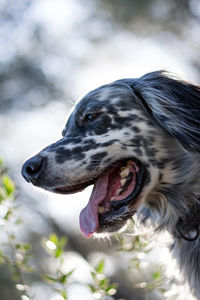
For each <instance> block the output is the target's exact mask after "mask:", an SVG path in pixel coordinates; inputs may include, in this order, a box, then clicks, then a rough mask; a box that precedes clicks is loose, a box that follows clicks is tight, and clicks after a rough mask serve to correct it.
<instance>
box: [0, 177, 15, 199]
mask: <svg viewBox="0 0 200 300" xmlns="http://www.w3.org/2000/svg"><path fill="white" fill-rule="evenodd" d="M2 182H3V187H4V188H5V191H6V194H7V196H11V195H12V194H13V193H14V191H15V184H14V182H13V181H12V180H11V179H10V177H9V176H8V175H6V174H5V175H3V176H2Z"/></svg>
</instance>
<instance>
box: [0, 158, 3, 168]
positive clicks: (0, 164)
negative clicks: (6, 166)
mask: <svg viewBox="0 0 200 300" xmlns="http://www.w3.org/2000/svg"><path fill="white" fill-rule="evenodd" d="M2 166H3V159H2V158H1V157H0V167H2Z"/></svg>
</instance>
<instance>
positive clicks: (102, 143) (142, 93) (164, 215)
mask: <svg viewBox="0 0 200 300" xmlns="http://www.w3.org/2000/svg"><path fill="white" fill-rule="evenodd" d="M37 157H41V158H42V160H43V167H42V168H40V170H39V172H37V174H34V175H30V174H29V178H28V179H29V180H30V181H31V182H32V183H33V184H35V185H37V186H39V187H42V188H45V189H47V190H50V191H56V189H57V188H60V187H61V188H62V187H66V186H76V185H77V184H80V183H82V182H85V181H89V180H90V179H92V178H97V177H98V176H99V175H100V174H101V172H102V170H105V168H107V167H110V166H112V165H114V164H115V163H116V161H118V160H120V159H125V158H129V157H135V158H136V159H137V160H139V161H141V162H142V163H143V164H144V165H145V167H146V169H147V171H148V174H149V178H148V180H147V182H146V185H145V187H144V188H143V191H142V201H141V202H140V208H139V209H138V217H139V218H140V219H141V220H142V222H143V223H145V222H147V221H150V222H151V223H152V225H153V226H154V228H155V230H160V231H162V230H167V231H168V232H169V233H170V234H171V235H172V237H173V240H174V243H173V246H172V247H171V249H172V252H173V253H174V256H175V257H176V259H177V261H178V262H179V264H180V268H181V272H182V274H183V275H184V278H185V281H187V282H188V283H189V285H190V289H191V292H192V293H193V295H194V296H195V297H196V298H197V299H200V287H199V280H200V271H199V269H200V268H199V267H200V250H199V249H200V247H199V246H200V239H199V238H198V239H197V240H196V241H193V242H188V241H185V240H184V239H183V238H181V237H180V236H178V235H177V224H178V220H179V219H180V218H182V219H183V220H184V219H185V218H186V216H188V214H189V212H190V208H191V207H192V206H193V204H194V203H197V202H198V201H199V200H198V198H199V193H200V176H199V169H200V88H199V87H198V86H195V85H193V84H190V83H187V82H184V81H181V80H179V79H177V78H174V77H171V76H170V75H169V74H167V73H166V72H163V71H158V72H153V73H149V74H146V75H144V76H143V77H141V78H138V79H122V80H118V81H115V82H113V83H111V84H108V85H104V86H101V87H99V88H97V89H95V90H93V91H91V92H90V93H88V94H87V95H86V96H85V97H83V98H82V99H81V101H79V102H78V103H77V105H76V106H75V108H74V110H73V112H72V113H71V115H70V117H69V119H68V121H67V124H66V126H65V129H64V130H63V138H62V139H60V140H59V141H57V142H56V143H54V144H51V145H49V146H48V147H46V148H45V149H43V150H42V151H41V152H40V153H39V154H38V155H37ZM28 164H29V163H27V162H26V163H25V167H24V168H23V175H24V177H25V178H26V179H27V176H28V175H27V174H26V170H27V166H28ZM188 234H189V235H192V234H193V230H191V232H189V233H188Z"/></svg>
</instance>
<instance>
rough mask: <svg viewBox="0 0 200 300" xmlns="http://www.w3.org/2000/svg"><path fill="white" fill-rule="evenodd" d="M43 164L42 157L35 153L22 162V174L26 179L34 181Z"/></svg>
mask: <svg viewBox="0 0 200 300" xmlns="http://www.w3.org/2000/svg"><path fill="white" fill-rule="evenodd" d="M43 165H44V158H43V157H41V156H39V155H36V156H34V157H32V158H30V159H28V160H27V161H25V163H24V164H23V167H22V176H23V177H24V178H25V179H26V181H28V182H30V181H34V180H36V179H37V178H38V175H39V173H40V171H41V170H42V167H43Z"/></svg>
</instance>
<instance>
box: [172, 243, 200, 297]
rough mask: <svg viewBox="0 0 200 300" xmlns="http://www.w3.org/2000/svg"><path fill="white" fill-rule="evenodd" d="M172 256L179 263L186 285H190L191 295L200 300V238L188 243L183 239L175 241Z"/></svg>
mask: <svg viewBox="0 0 200 300" xmlns="http://www.w3.org/2000/svg"><path fill="white" fill-rule="evenodd" d="M171 249H172V256H173V257H174V258H175V259H176V261H177V262H178V265H179V267H180V272H181V273H182V275H183V280H184V282H185V283H189V287H190V290H191V293H192V294H193V296H194V297H196V299H198V300H199V299H200V288H199V282H200V268H199V263H200V237H199V238H198V239H197V240H195V241H186V240H184V239H182V238H180V239H177V238H175V239H174V244H173V246H172V248H171Z"/></svg>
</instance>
